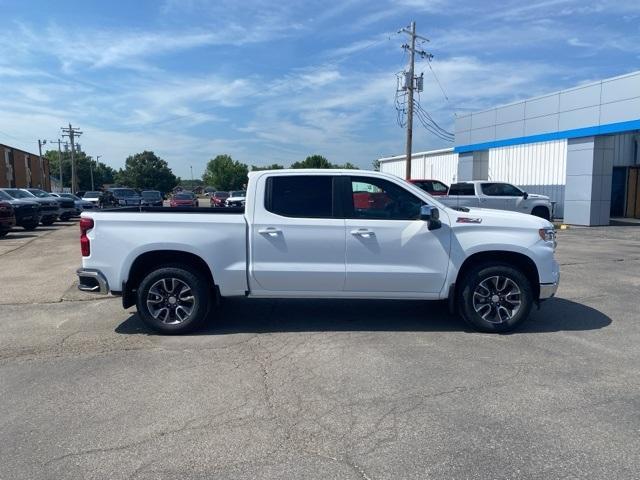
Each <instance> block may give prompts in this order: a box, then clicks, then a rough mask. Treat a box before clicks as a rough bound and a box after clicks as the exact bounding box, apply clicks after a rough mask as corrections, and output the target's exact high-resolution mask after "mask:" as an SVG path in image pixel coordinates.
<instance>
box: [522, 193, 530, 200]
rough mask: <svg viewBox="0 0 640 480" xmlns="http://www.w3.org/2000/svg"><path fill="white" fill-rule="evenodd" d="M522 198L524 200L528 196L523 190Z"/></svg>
mask: <svg viewBox="0 0 640 480" xmlns="http://www.w3.org/2000/svg"><path fill="white" fill-rule="evenodd" d="M522 198H524V199H525V200H526V199H527V198H529V194H528V193H527V192H524V193H523V194H522Z"/></svg>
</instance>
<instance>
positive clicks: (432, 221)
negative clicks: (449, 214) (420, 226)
mask: <svg viewBox="0 0 640 480" xmlns="http://www.w3.org/2000/svg"><path fill="white" fill-rule="evenodd" d="M420 220H422V221H424V222H427V228H428V229H429V230H436V229H437V228H440V227H442V223H441V222H440V210H438V207H432V206H431V205H423V206H422V207H420Z"/></svg>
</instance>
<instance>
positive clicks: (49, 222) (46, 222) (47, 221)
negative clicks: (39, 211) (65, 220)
mask: <svg viewBox="0 0 640 480" xmlns="http://www.w3.org/2000/svg"><path fill="white" fill-rule="evenodd" d="M55 221H56V219H55V217H47V218H43V219H42V220H41V222H42V225H44V226H46V227H47V226H49V225H53V222H55Z"/></svg>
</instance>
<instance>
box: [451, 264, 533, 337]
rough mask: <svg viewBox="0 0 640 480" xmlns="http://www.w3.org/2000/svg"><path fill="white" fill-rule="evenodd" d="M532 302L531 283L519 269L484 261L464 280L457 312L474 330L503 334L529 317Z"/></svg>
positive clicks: (467, 274) (461, 284)
mask: <svg viewBox="0 0 640 480" xmlns="http://www.w3.org/2000/svg"><path fill="white" fill-rule="evenodd" d="M496 279H498V280H497V282H496ZM487 287H488V289H487ZM516 292H517V293H516ZM518 302H519V303H518ZM533 302H534V298H533V288H532V286H531V282H530V281H529V280H528V279H527V277H526V276H525V275H524V274H523V273H522V272H521V271H520V270H519V269H517V268H514V267H513V266H511V265H508V264H496V263H484V264H479V265H478V266H476V267H474V268H472V269H471V270H469V271H468V272H467V273H466V274H465V277H464V278H463V279H462V282H461V283H460V290H459V295H458V311H459V312H460V313H461V315H462V318H463V319H464V320H465V321H466V322H467V323H468V324H469V325H470V326H471V327H472V328H474V329H475V330H479V331H481V332H487V333H503V332H508V331H510V330H513V329H514V328H515V327H516V326H517V325H518V324H519V323H520V322H522V321H523V320H525V319H526V318H528V317H529V313H530V312H531V307H532V306H533ZM516 306H517V308H516Z"/></svg>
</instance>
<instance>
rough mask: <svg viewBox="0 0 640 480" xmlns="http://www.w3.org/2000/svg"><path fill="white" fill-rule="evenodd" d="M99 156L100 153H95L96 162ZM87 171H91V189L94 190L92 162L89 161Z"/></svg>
mask: <svg viewBox="0 0 640 480" xmlns="http://www.w3.org/2000/svg"><path fill="white" fill-rule="evenodd" d="M101 156H102V155H96V163H98V160H100V157H101ZM89 172H90V173H91V190H95V187H94V186H93V162H89Z"/></svg>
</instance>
